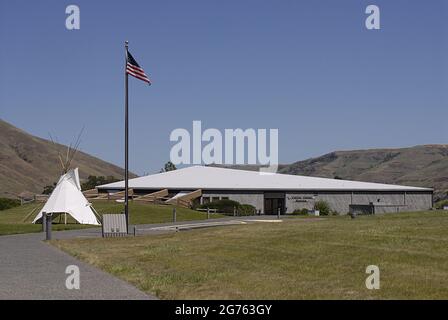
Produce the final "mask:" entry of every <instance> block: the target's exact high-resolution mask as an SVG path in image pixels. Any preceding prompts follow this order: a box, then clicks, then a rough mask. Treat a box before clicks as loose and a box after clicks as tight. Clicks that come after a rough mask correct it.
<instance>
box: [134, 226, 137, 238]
mask: <svg viewBox="0 0 448 320" xmlns="http://www.w3.org/2000/svg"><path fill="white" fill-rule="evenodd" d="M136 235H137V226H134V237H135V236H136Z"/></svg>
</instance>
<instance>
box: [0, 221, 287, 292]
mask: <svg viewBox="0 0 448 320" xmlns="http://www.w3.org/2000/svg"><path fill="white" fill-rule="evenodd" d="M282 218H283V217H282ZM275 219H276V217H274V216H254V217H225V218H219V219H210V220H200V221H183V222H178V223H162V224H151V225H139V226H137V235H143V234H144V235H148V234H158V233H161V232H173V226H185V230H188V229H192V228H194V225H195V224H198V226H199V227H201V228H203V227H208V226H209V227H214V226H218V225H232V224H238V223H251V222H259V221H256V220H275ZM207 224H209V225H207ZM192 225H193V227H192ZM167 227H168V228H167ZM181 229H182V228H179V230H181ZM132 230H133V228H132V229H131V230H130V231H132ZM174 230H175V228H174ZM94 237H101V229H99V228H90V229H79V230H69V231H57V232H53V239H73V238H94ZM44 238H45V235H44V233H29V234H19V235H10V236H0V299H156V297H153V296H149V295H147V294H145V293H143V292H142V291H140V290H138V289H137V288H135V287H133V286H132V285H130V284H128V283H127V282H125V281H122V280H119V279H117V278H115V277H113V276H112V275H110V274H107V273H105V272H103V271H101V270H99V269H98V268H96V267H93V266H91V265H88V264H86V263H84V262H81V261H79V260H77V259H75V258H74V257H72V256H70V255H68V254H66V253H64V252H62V251H60V250H59V249H57V248H55V247H53V246H51V245H49V244H47V243H45V242H43V240H44ZM69 265H76V266H78V267H79V269H80V289H79V290H76V289H75V290H69V289H67V288H66V286H65V281H66V279H67V277H68V276H69V275H68V274H65V270H66V268H67V266H69Z"/></svg>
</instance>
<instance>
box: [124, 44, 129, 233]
mask: <svg viewBox="0 0 448 320" xmlns="http://www.w3.org/2000/svg"><path fill="white" fill-rule="evenodd" d="M124 46H125V49H126V61H125V66H124V79H125V80H124V83H125V100H124V101H125V102H124V109H125V111H124V122H125V123H124V170H125V172H124V214H125V218H126V232H127V233H129V203H128V201H129V191H128V184H129V182H128V180H129V119H128V73H127V72H126V66H127V60H128V48H129V42H128V41H125V44H124Z"/></svg>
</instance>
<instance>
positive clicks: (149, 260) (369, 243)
mask: <svg viewBox="0 0 448 320" xmlns="http://www.w3.org/2000/svg"><path fill="white" fill-rule="evenodd" d="M447 230H448V214H447V213H446V212H441V211H429V212H420V213H400V214H389V215H377V216H364V217H358V218H356V219H353V220H352V219H350V218H349V217H347V216H340V217H328V218H326V219H325V220H319V219H309V218H297V219H289V220H288V221H285V222H283V223H258V224H248V225H242V226H232V227H219V228H210V229H201V230H192V231H185V232H178V233H170V234H163V235H155V236H141V237H136V238H133V237H132V238H121V239H119V238H115V239H73V240H55V241H53V242H52V243H53V244H54V245H55V246H57V247H59V248H61V249H62V250H64V251H66V252H68V253H70V254H72V255H73V256H75V257H77V258H79V259H81V260H84V261H86V262H88V263H91V264H93V265H95V266H97V267H99V268H101V269H103V270H105V271H107V272H109V273H111V274H113V275H116V276H118V277H119V278H122V279H124V280H126V281H128V282H130V283H132V284H134V285H135V286H137V287H139V288H140V289H142V290H144V291H146V292H148V293H152V294H156V295H157V296H158V297H160V298H162V299H448V232H447ZM368 265H377V266H378V267H379V268H380V279H381V288H380V289H379V290H368V289H366V287H365V279H366V277H367V276H368V275H367V274H366V273H365V270H366V267H367V266H368Z"/></svg>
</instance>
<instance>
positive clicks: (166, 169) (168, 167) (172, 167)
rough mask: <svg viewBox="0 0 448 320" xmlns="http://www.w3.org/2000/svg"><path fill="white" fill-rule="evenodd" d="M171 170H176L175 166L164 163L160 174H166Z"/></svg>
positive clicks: (170, 163) (169, 162)
mask: <svg viewBox="0 0 448 320" xmlns="http://www.w3.org/2000/svg"><path fill="white" fill-rule="evenodd" d="M173 170H177V168H176V166H175V165H174V163H172V162H171V161H168V162H167V163H165V166H164V168H162V169H160V172H168V171H173Z"/></svg>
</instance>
